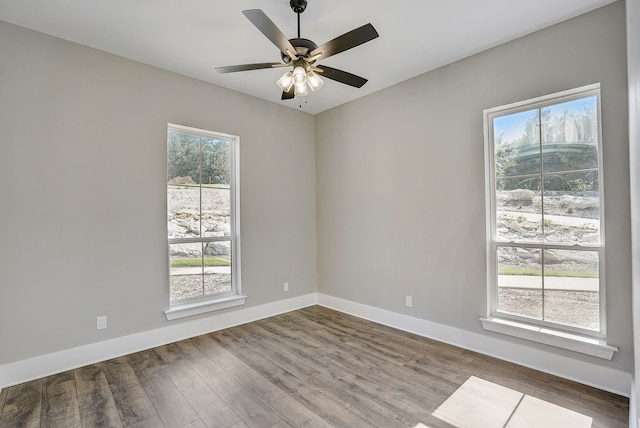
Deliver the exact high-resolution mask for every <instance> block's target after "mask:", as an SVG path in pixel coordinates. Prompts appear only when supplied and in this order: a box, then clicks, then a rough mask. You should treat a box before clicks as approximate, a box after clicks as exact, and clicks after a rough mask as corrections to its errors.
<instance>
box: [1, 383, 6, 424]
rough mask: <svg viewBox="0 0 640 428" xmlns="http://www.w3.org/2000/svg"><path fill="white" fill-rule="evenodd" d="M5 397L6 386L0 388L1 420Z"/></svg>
mask: <svg viewBox="0 0 640 428" xmlns="http://www.w3.org/2000/svg"><path fill="white" fill-rule="evenodd" d="M6 398H7V388H2V389H0V420H2V410H3V409H4V402H5V400H6Z"/></svg>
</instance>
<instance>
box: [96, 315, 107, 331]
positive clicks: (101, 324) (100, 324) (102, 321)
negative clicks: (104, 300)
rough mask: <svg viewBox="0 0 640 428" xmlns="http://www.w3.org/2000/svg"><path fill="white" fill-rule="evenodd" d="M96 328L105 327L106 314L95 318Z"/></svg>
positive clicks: (101, 328)
mask: <svg viewBox="0 0 640 428" xmlns="http://www.w3.org/2000/svg"><path fill="white" fill-rule="evenodd" d="M96 321H97V322H96V327H97V328H96V330H104V329H105V328H107V316H106V315H102V316H99V317H98V318H97V319H96Z"/></svg>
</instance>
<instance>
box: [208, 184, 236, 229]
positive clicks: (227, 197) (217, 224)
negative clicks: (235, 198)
mask: <svg viewBox="0 0 640 428" xmlns="http://www.w3.org/2000/svg"><path fill="white" fill-rule="evenodd" d="M202 236H205V237H212V236H216V237H220V236H231V191H230V189H229V186H228V185H227V184H211V185H204V186H203V187H202Z"/></svg>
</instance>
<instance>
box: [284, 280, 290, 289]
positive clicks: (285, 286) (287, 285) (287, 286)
mask: <svg viewBox="0 0 640 428" xmlns="http://www.w3.org/2000/svg"><path fill="white" fill-rule="evenodd" d="M284 291H289V283H288V282H285V283H284Z"/></svg>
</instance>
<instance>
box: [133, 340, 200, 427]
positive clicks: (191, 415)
mask: <svg viewBox="0 0 640 428" xmlns="http://www.w3.org/2000/svg"><path fill="white" fill-rule="evenodd" d="M163 348H165V349H166V347H163ZM127 358H128V360H129V362H130V364H131V366H132V367H133V369H134V371H135V372H136V375H137V377H138V380H139V381H140V384H141V385H142V387H143V388H144V390H145V392H146V393H147V397H149V400H151V403H152V404H153V406H154V407H155V409H156V411H157V413H158V415H159V416H160V419H162V422H163V423H164V425H165V426H166V427H167V428H178V427H181V426H183V425H186V424H188V423H189V422H191V421H194V420H196V419H198V418H199V416H198V414H197V413H196V411H195V410H194V409H193V407H191V405H190V404H189V403H188V402H187V400H186V399H185V398H184V396H183V395H182V394H181V393H180V391H179V390H178V388H177V387H176V385H175V384H174V383H173V381H172V380H171V379H170V378H169V377H168V376H167V374H166V373H165V371H164V367H165V366H167V365H168V364H165V365H160V364H159V363H157V362H156V361H155V359H154V358H152V355H151V353H137V354H133V355H130V356H128V357H127ZM179 361H182V358H179V359H176V360H175V361H174V363H176V362H179ZM154 363H155V364H154Z"/></svg>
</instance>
